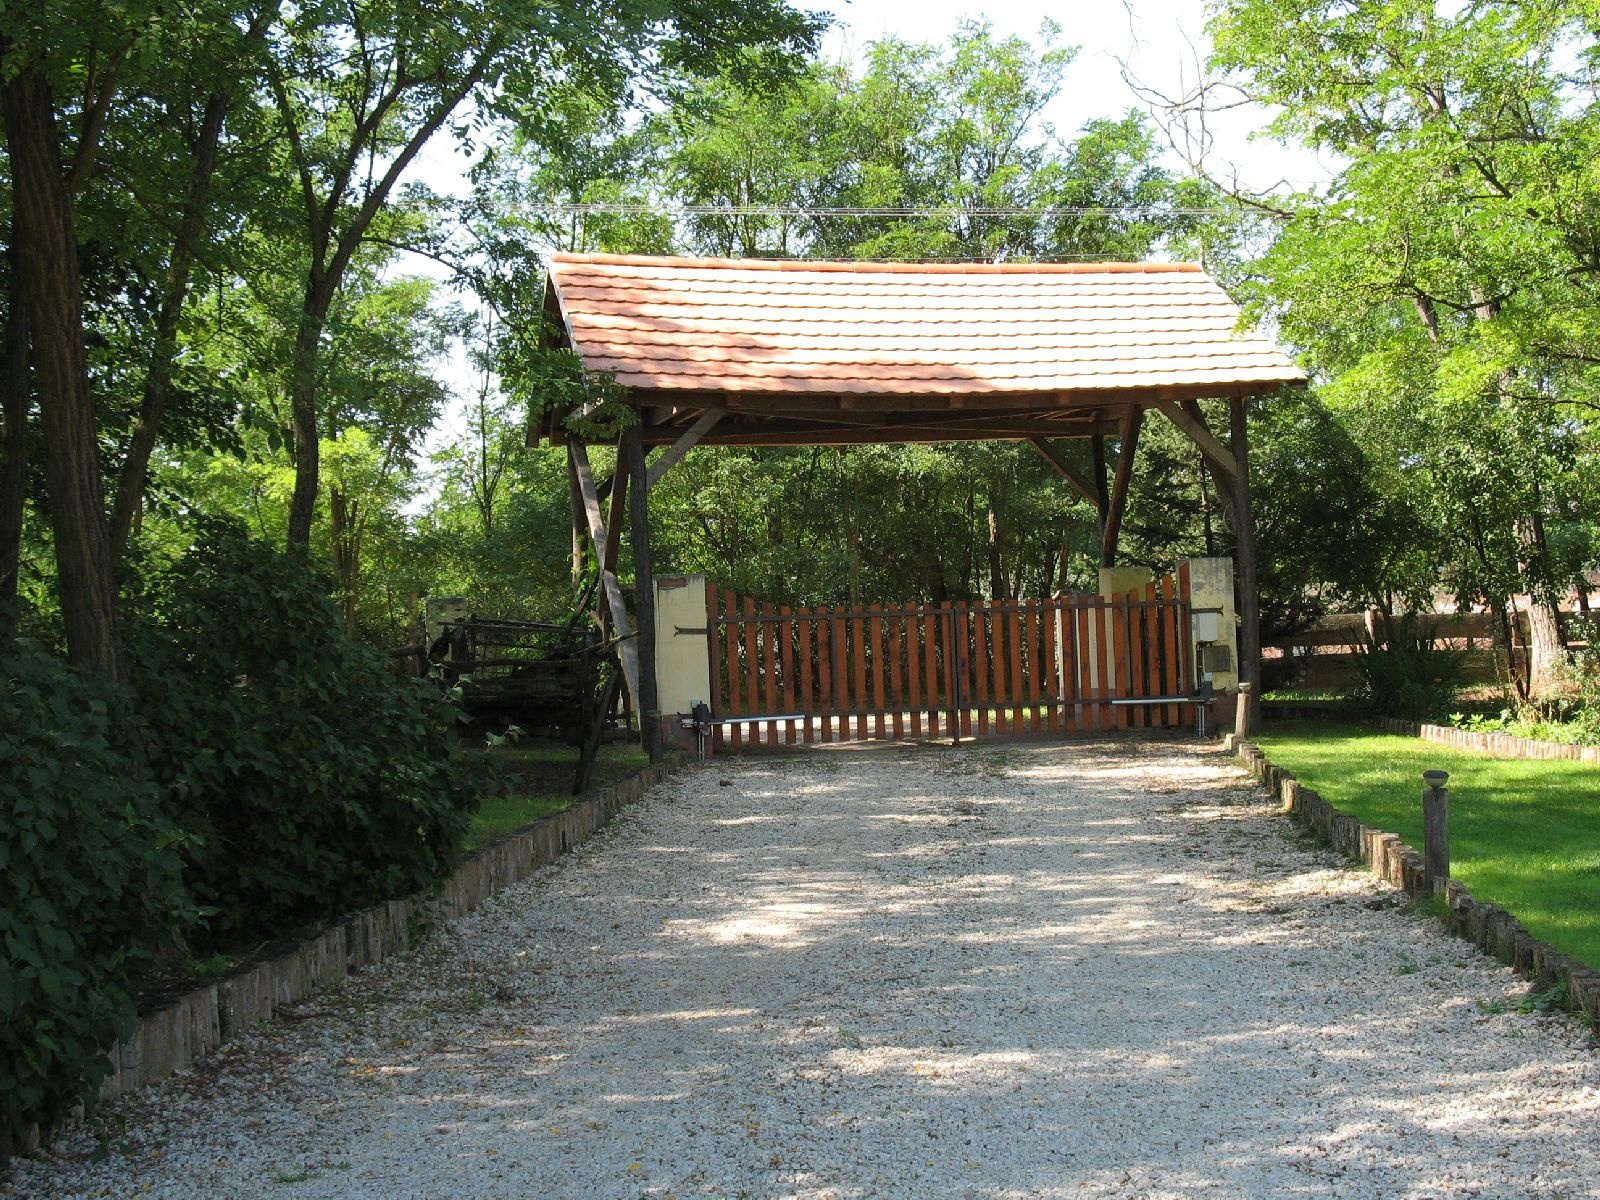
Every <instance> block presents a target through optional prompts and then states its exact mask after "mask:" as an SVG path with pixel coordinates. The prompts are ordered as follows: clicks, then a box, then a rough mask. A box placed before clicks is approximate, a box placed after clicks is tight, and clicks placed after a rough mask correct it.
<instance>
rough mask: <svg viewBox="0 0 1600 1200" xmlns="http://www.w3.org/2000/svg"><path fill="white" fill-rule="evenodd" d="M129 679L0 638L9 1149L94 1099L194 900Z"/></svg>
mask: <svg viewBox="0 0 1600 1200" xmlns="http://www.w3.org/2000/svg"><path fill="white" fill-rule="evenodd" d="M160 799H161V796H160V792H159V789H158V788H157V787H156V786H155V784H154V782H153V781H152V780H151V779H150V777H149V772H148V771H147V770H146V763H145V758H144V753H143V747H142V745H141V739H140V738H139V736H138V724H137V710H136V709H135V707H134V706H133V705H131V704H130V703H129V696H128V695H127V693H126V691H125V689H122V688H118V687H115V686H113V685H111V684H109V683H107V682H105V681H103V680H101V679H98V678H97V677H94V676H92V675H90V674H88V673H86V672H83V671H79V670H75V669H74V668H72V667H69V666H68V665H67V664H66V663H64V662H62V661H61V660H60V659H59V658H58V657H56V656H55V655H54V654H51V653H50V652H49V651H47V650H45V649H44V648H42V647H40V646H39V645H37V644H36V643H34V642H32V641H31V640H29V639H26V638H20V637H14V636H11V635H9V634H7V635H6V636H5V640H4V641H3V642H0V946H3V947H4V957H3V959H0V966H3V970H0V1156H3V1152H4V1150H5V1148H6V1147H7V1146H8V1145H15V1144H16V1143H17V1142H18V1141H19V1140H20V1139H21V1137H22V1135H23V1133H24V1131H25V1130H27V1128H28V1127H29V1126H31V1125H35V1124H37V1125H39V1126H41V1127H43V1128H44V1129H46V1130H48V1129H49V1128H50V1127H51V1126H53V1125H55V1124H56V1123H58V1122H59V1121H60V1120H61V1118H63V1117H64V1116H66V1115H67V1114H68V1113H69V1112H70V1111H71V1110H72V1108H73V1106H74V1105H76V1104H77V1103H79V1102H80V1101H82V1102H84V1103H86V1104H89V1103H92V1101H93V1098H94V1095H95V1093H96V1091H97V1090H98V1088H99V1085H100V1082H101V1080H102V1079H103V1078H104V1077H105V1076H106V1074H107V1073H108V1071H109V1065H108V1062H107V1058H106V1052H107V1051H108V1050H109V1049H110V1048H111V1045H112V1043H113V1042H115V1041H116V1040H117V1039H118V1038H120V1037H124V1036H126V1035H127V1033H128V1032H129V1031H130V1029H131V1028H132V1023H133V1019H134V1006H133V1001H132V999H131V998H130V992H131V989H132V986H133V984H134V981H135V980H136V979H137V977H138V976H139V974H140V973H141V972H142V971H143V970H144V969H145V968H146V967H147V966H148V965H149V964H150V962H151V960H152V958H153V956H154V954H155V951H156V949H157V948H158V947H169V946H172V945H174V944H176V942H177V941H178V940H179V939H180V938H181V936H182V934H183V932H184V930H185V929H186V928H187V927H188V926H189V925H190V924H191V923H192V922H193V920H194V918H195V912H194V909H193V906H192V905H191V904H190V903H189V902H188V900H187V897H186V895H185V892H184V889H183V887H182V885H181V883H180V881H179V870H180V865H181V864H180V861H179V855H178V850H177V846H176V842H177V840H178V839H177V835H176V834H175V833H174V831H173V829H172V828H171V827H170V825H169V824H167V822H166V821H165V819H164V818H163V817H162V816H161V815H160V803H159V802H160Z"/></svg>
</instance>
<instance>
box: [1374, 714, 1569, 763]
mask: <svg viewBox="0 0 1600 1200" xmlns="http://www.w3.org/2000/svg"><path fill="white" fill-rule="evenodd" d="M1378 725H1379V727H1380V728H1382V729H1384V730H1386V731H1388V732H1389V733H1404V734H1409V735H1410V736H1412V737H1418V738H1421V739H1422V740H1423V741H1425V742H1435V743H1437V744H1438V745H1441V746H1450V747H1452V748H1453V749H1456V750H1477V751H1480V752H1482V753H1484V754H1493V755H1495V756H1496V757H1498V758H1532V759H1543V760H1547V761H1560V762H1583V763H1600V746H1574V745H1571V744H1569V743H1567V742H1541V741H1537V740H1535V739H1534V738H1525V737H1518V736H1517V735H1516V734H1514V733H1483V732H1479V731H1478V730H1475V729H1455V728H1452V727H1451V726H1449V725H1423V724H1420V723H1418V722H1416V721H1398V720H1395V719H1394V718H1393V717H1384V718H1382V719H1380V720H1379V721H1378Z"/></svg>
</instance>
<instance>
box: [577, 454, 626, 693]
mask: <svg viewBox="0 0 1600 1200" xmlns="http://www.w3.org/2000/svg"><path fill="white" fill-rule="evenodd" d="M567 454H568V456H569V461H570V462H571V463H572V468H573V471H574V473H575V474H576V475H577V477H578V491H579V493H580V494H581V495H582V496H583V515H584V519H585V521H586V522H587V523H588V526H589V540H590V542H591V543H592V544H593V546H594V558H595V562H597V563H601V562H604V560H605V545H606V526H605V522H604V521H602V520H601V519H600V497H599V496H598V495H597V494H596V492H595V486H594V471H593V469H592V468H591V467H590V466H589V450H588V448H587V447H586V446H585V445H584V444H583V441H582V440H581V439H580V438H577V437H573V438H569V439H568V441H567ZM600 590H601V591H602V592H603V593H604V595H605V600H606V605H607V607H608V608H609V610H610V612H611V627H612V629H613V630H614V631H615V633H616V636H617V637H619V638H621V639H623V640H622V642H621V643H620V644H619V645H618V647H617V654H618V656H619V657H620V658H621V659H622V676H623V678H624V679H625V680H627V683H628V696H629V697H630V698H631V700H632V702H633V710H634V711H635V712H640V713H642V712H643V711H644V708H643V706H642V705H641V704H640V703H639V647H638V646H636V645H635V644H634V640H633V638H632V637H631V636H630V635H631V634H632V633H633V623H632V622H631V621H630V620H629V619H628V606H627V605H626V604H625V603H624V602H623V599H622V587H621V585H620V584H618V583H617V576H616V572H615V571H607V570H605V569H604V567H602V568H601V569H600Z"/></svg>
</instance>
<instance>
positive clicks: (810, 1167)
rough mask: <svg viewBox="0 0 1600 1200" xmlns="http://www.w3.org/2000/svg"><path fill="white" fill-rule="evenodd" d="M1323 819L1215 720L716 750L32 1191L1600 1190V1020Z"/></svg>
mask: <svg viewBox="0 0 1600 1200" xmlns="http://www.w3.org/2000/svg"><path fill="white" fill-rule="evenodd" d="M1298 837H1299V835H1298V831H1297V830H1296V829H1295V828H1294V827H1293V826H1292V825H1291V824H1290V823H1289V821H1288V820H1287V819H1286V818H1283V817H1281V816H1278V815H1276V813H1275V812H1274V809H1273V806H1272V802H1271V801H1270V800H1269V798H1268V797H1266V796H1265V795H1263V794H1262V792H1261V791H1260V790H1259V789H1258V788H1257V787H1256V786H1255V785H1254V784H1253V783H1252V782H1251V781H1249V780H1248V779H1247V778H1246V777H1245V776H1244V775H1243V774H1242V772H1240V771H1239V770H1238V769H1237V768H1236V767H1234V766H1233V765H1232V764H1231V763H1230V762H1229V761H1228V760H1227V759H1225V758H1224V757H1223V756H1222V755H1221V754H1220V753H1217V752H1206V751H1197V750H1196V749H1195V748H1194V746H1193V744H1192V743H1187V744H1183V743H1177V742H1169V743H1153V742H1135V741H1103V742H1093V743H1076V742H1075V743H1067V744H1054V745H1042V744H1038V743H1010V744H1003V745H1002V744H998V743H990V744H978V745H974V746H968V747H963V748H961V749H959V750H951V749H947V748H921V749H902V748H887V749H880V750H874V751H857V752H851V751H850V750H848V749H834V750H827V751H816V752H810V753H803V754H796V755H792V756H782V757H772V758H752V759H747V760H742V761H726V760H725V761H720V762H718V763H716V764H714V765H713V766H711V767H710V768H708V769H704V770H695V771H691V772H686V773H685V774H683V775H679V776H678V777H676V778H675V779H673V780H671V781H669V782H667V783H665V784H663V785H662V786H660V787H658V788H657V789H655V790H654V791H653V792H651V793H650V794H649V795H648V796H647V797H646V798H645V799H644V800H643V801H641V802H640V803H639V804H638V805H636V806H634V807H633V808H631V809H629V810H628V811H627V812H626V813H624V814H623V816H622V817H620V818H619V819H618V821H616V822H615V823H614V824H613V825H612V826H611V827H610V829H609V830H608V831H606V832H605V833H602V834H601V835H599V836H598V837H597V838H596V839H594V840H593V841H591V842H590V843H588V844H587V845H585V846H583V847H581V848H580V849H579V850H577V851H576V852H575V853H574V854H573V855H571V856H569V857H567V858H566V859H564V860H562V862H560V863H558V864H555V865H553V866H550V867H547V868H544V869H542V870H541V871H540V872H539V873H537V874H536V875H535V877H534V878H532V879H530V880H529V881H528V882H526V883H523V884H520V885H518V886H515V887H513V888H511V889H509V890H508V891H506V892H505V893H503V894H502V895H501V896H500V897H499V898H497V899H495V900H492V901H490V902H489V903H488V904H486V905H485V906H484V907H483V908H482V909H480V910H479V911H478V912H476V913H474V914H473V915H472V916H470V917H467V918H466V919H464V920H461V921H459V922H456V923H454V924H452V925H450V926H448V927H446V928H445V929H443V930H441V931H440V933H439V934H438V935H437V936H436V937H435V938H434V940H433V941H432V942H430V943H429V944H428V945H427V946H425V947H423V948H421V949H420V950H418V951H417V952H415V953H413V954H411V955H409V956H406V957H404V958H401V959H399V960H396V961H394V962H391V963H389V964H387V965H385V966H383V967H380V968H378V969H376V970H374V971H371V972H368V973H364V974H362V975H361V976H358V977H356V978H354V979H353V980H352V981H351V982H350V983H349V984H347V985H346V986H345V987H344V988H343V989H342V990H340V991H338V992H335V993H330V994H328V995H325V996H322V997H319V998H317V999H315V1000H314V1001H311V1002H308V1003H305V1004H302V1005H300V1006H298V1008H297V1009H295V1010H292V1011H291V1013H290V1014H288V1016H289V1019H287V1020H282V1019H280V1020H278V1021H275V1022H273V1023H271V1024H269V1025H266V1026H263V1027H261V1028H260V1029H259V1030H258V1031H257V1032H255V1033H253V1034H250V1035H248V1036H247V1037H246V1038H244V1039H243V1040H241V1042H239V1043H238V1044H236V1045H235V1046H233V1047H230V1048H225V1049H224V1050H222V1051H221V1052H220V1053H218V1054H216V1055H214V1056H213V1057H212V1058H210V1059H208V1060H206V1061H205V1062H204V1063H203V1064H202V1065H201V1066H200V1067H199V1068H198V1069H196V1070H195V1071H193V1072H191V1073H190V1074H189V1075H187V1076H186V1077H182V1078H180V1079H178V1080H174V1081H173V1082H171V1083H169V1084H167V1085H164V1086H162V1087H159V1088H155V1089H151V1090H149V1091H146V1092H143V1093H141V1094H139V1095H138V1096H136V1097H130V1098H128V1099H126V1100H124V1101H122V1102H120V1103H119V1104H118V1105H116V1106H113V1108H111V1109H110V1110H109V1111H108V1112H107V1113H106V1114H105V1117H104V1119H103V1121H102V1123H101V1125H100V1135H101V1138H102V1139H103V1140H102V1141H100V1142H97V1141H96V1139H95V1137H93V1136H91V1133H90V1131H89V1130H80V1131H78V1132H77V1133H75V1134H73V1135H70V1136H69V1137H68V1139H67V1140H66V1141H65V1142H64V1143H63V1144H61V1145H60V1146H58V1147H57V1148H56V1150H55V1151H54V1152H53V1153H52V1154H51V1155H50V1156H47V1157H42V1158H35V1159H30V1160H24V1161H21V1162H19V1163H17V1164H15V1165H14V1169H13V1174H12V1176H11V1182H10V1185H9V1186H10V1190H11V1194H14V1195H26V1196H70V1195H96V1196H98V1195H105V1196H125V1195H151V1196H159V1197H174V1198H176V1197H182V1198H183V1200H192V1198H194V1197H206V1198H211V1197H219V1198H220V1197H257V1196H262V1197H347V1196H349V1197H385V1198H387V1197H410V1198H423V1197H433V1198H440V1200H444V1198H455V1197H501V1196H503V1197H531V1196H544V1197H584V1198H587V1197H602V1198H610V1197H615V1198H618V1200H635V1198H637V1197H655V1198H661V1197H666V1196H678V1197H689V1196H702V1197H704V1196H711V1197H715V1196H727V1197H733V1196H747V1197H779V1196H803V1197H815V1198H821V1197H836V1198H844V1197H851V1198H866V1197H918V1198H922V1197H985V1198H988V1197H1023V1196H1038V1197H1070V1196H1096V1197H1098V1196H1122V1197H1149V1198H1157V1197H1189V1196H1218V1197H1237V1196H1261V1197H1279V1196H1319V1197H1320V1196H1337V1197H1369V1196H1370V1197H1411V1198H1415V1200H1421V1198H1422V1197H1429V1198H1441V1197H1454V1196H1488V1197H1497V1198H1500V1197H1538V1198H1540V1200H1557V1198H1558V1197H1559V1198H1562V1200H1576V1198H1578V1197H1600V1056H1597V1054H1596V1053H1595V1048H1594V1046H1593V1044H1592V1043H1591V1042H1590V1041H1589V1038H1588V1034H1587V1032H1586V1031H1585V1030H1584V1028H1583V1027H1582V1026H1580V1025H1579V1024H1578V1023H1577V1022H1576V1021H1575V1020H1573V1019H1571V1018H1570V1017H1566V1016H1539V1015H1520V1014H1518V1013H1517V1012H1516V1011H1515V1003H1516V1000H1517V998H1518V997H1519V996H1521V995H1522V994H1524V992H1525V991H1526V988H1525V987H1524V985H1522V984H1520V983H1519V981H1518V980H1517V979H1516V978H1515V976H1514V975H1513V974H1512V973H1511V972H1510V970H1509V969H1507V968H1505V967H1502V966H1501V965H1500V964H1499V963H1497V962H1495V961H1494V960H1493V959H1491V958H1488V957H1486V956H1484V955H1482V954H1480V953H1479V952H1477V951H1476V950H1474V949H1473V948H1471V947H1470V946H1468V945H1466V944H1465V943H1463V942H1461V941H1459V940H1457V939H1455V938H1453V937H1451V936H1450V935H1448V934H1447V933H1446V932H1445V931H1444V930H1443V929H1442V927H1441V926H1440V925H1439V924H1438V923H1437V922H1435V921H1431V920H1425V919H1422V918H1420V917H1418V916H1415V915H1413V914H1410V913H1408V912H1407V911H1405V910H1404V909H1403V908H1402V907H1400V906H1398V904H1397V900H1398V893H1396V892H1394V891H1393V890H1392V889H1390V888H1388V887H1387V886H1385V885H1383V884H1382V883H1379V882H1377V881H1375V880H1373V879H1372V878H1371V877H1369V876H1368V875H1367V874H1366V873H1365V872H1363V871H1360V870H1353V869H1351V868H1350V867H1349V866H1348V865H1347V864H1346V863H1345V862H1344V860H1342V859H1341V858H1338V857H1337V856H1335V855H1333V854H1332V853H1331V852H1329V851H1326V850H1320V849H1315V848H1312V847H1310V846H1308V845H1307V844H1306V843H1304V842H1302V841H1300V840H1298ZM97 1153H99V1154H103V1155H104V1157H103V1159H102V1160H101V1161H95V1157H96V1155H97Z"/></svg>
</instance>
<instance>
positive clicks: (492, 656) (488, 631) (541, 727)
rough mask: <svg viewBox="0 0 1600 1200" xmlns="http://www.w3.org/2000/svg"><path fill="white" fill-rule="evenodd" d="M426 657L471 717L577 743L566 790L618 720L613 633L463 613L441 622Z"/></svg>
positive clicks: (583, 780)
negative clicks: (605, 635)
mask: <svg viewBox="0 0 1600 1200" xmlns="http://www.w3.org/2000/svg"><path fill="white" fill-rule="evenodd" d="M428 659H429V662H430V663H431V664H433V666H434V667H435V668H436V669H437V670H438V671H439V672H440V673H441V675H442V676H443V679H444V681H445V683H446V684H448V685H450V686H453V687H459V688H460V689H461V703H462V706H463V707H464V708H465V709H466V711H467V713H468V714H469V715H470V716H471V717H472V719H473V720H474V721H475V722H480V723H482V724H485V725H489V726H491V727H492V726H502V727H503V726H507V725H516V726H517V727H518V728H520V729H522V730H524V731H526V732H528V733H533V734H545V735H554V736H557V737H560V738H562V739H563V740H565V741H567V742H569V743H571V744H573V745H575V746H577V747H579V753H578V766H577V772H576V775H575V777H574V779H573V785H572V790H573V793H574V794H576V793H578V792H581V791H583V789H584V786H585V785H586V784H587V783H588V779H589V772H590V769H591V768H592V767H593V765H594V758H595V755H596V753H598V751H599V748H600V741H601V739H602V737H603V736H604V735H605V732H606V730H607V729H609V728H611V727H612V725H613V724H614V723H615V722H616V720H617V709H618V705H619V701H620V697H621V688H620V686H619V685H620V683H621V678H622V673H621V670H620V668H619V665H618V662H617V640H616V639H614V638H613V639H609V640H607V639H605V638H602V637H601V636H600V634H598V633H596V632H594V631H592V630H584V629H580V628H578V627H577V626H576V623H575V622H569V623H568V624H565V625H554V624H548V623H545V622H541V621H512V620H504V619H498V618H492V617H478V616H470V617H467V618H466V619H464V620H460V621H447V622H445V623H444V624H443V626H442V628H441V632H440V634H439V636H438V637H436V638H435V639H434V641H433V643H432V644H431V645H430V646H429V647H428Z"/></svg>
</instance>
